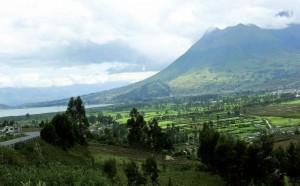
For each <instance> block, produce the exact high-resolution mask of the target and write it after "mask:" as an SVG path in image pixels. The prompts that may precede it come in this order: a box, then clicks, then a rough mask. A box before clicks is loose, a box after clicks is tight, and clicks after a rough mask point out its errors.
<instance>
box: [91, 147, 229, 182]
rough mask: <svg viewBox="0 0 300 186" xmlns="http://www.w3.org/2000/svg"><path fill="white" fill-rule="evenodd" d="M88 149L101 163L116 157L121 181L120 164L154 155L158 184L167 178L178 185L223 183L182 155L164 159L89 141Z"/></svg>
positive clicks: (134, 150) (135, 150) (122, 180)
mask: <svg viewBox="0 0 300 186" xmlns="http://www.w3.org/2000/svg"><path fill="white" fill-rule="evenodd" d="M89 151H90V152H91V154H92V155H93V157H94V158H95V162H97V163H101V164H102V163H103V162H104V161H105V160H108V159H111V158H114V159H116V160H117V165H118V175H119V178H120V180H121V182H122V183H126V177H125V175H124V173H123V172H122V170H123V167H122V166H123V164H124V163H125V162H128V161H135V162H138V163H139V164H141V163H142V162H143V161H144V160H145V159H146V158H147V157H150V156H155V157H156V159H157V161H158V164H159V169H160V174H159V175H160V176H159V182H160V185H167V183H168V181H169V178H171V180H172V182H173V184H174V185H178V186H179V185H180V186H181V185H183V186H193V185H207V186H217V185H218V186H219V185H225V183H224V182H223V180H222V179H221V178H220V177H219V176H217V175H213V174H211V173H209V172H202V171H199V170H196V169H197V166H198V165H199V162H198V161H196V160H187V159H186V158H183V157H176V158H175V160H170V161H166V160H164V158H163V156H162V155H159V154H153V153H151V152H146V151H142V150H137V149H130V148H125V147H117V146H111V145H101V144H98V143H95V142H92V143H90V145H89Z"/></svg>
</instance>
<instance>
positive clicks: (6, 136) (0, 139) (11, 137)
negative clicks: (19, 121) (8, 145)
mask: <svg viewBox="0 0 300 186" xmlns="http://www.w3.org/2000/svg"><path fill="white" fill-rule="evenodd" d="M23 136H25V135H24V134H18V135H15V136H13V135H5V136H0V142H3V141H8V140H12V139H15V138H19V137H23Z"/></svg>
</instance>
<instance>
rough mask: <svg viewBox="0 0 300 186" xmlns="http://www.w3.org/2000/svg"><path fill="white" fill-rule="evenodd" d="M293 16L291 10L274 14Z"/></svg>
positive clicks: (277, 15)
mask: <svg viewBox="0 0 300 186" xmlns="http://www.w3.org/2000/svg"><path fill="white" fill-rule="evenodd" d="M292 16H293V12H292V11H287V10H284V11H280V12H278V13H277V14H276V17H292Z"/></svg>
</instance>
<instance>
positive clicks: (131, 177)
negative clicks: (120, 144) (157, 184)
mask: <svg viewBox="0 0 300 186" xmlns="http://www.w3.org/2000/svg"><path fill="white" fill-rule="evenodd" d="M124 171H125V174H126V176H127V180H128V185H129V186H138V185H144V184H145V183H146V179H145V177H144V176H143V175H142V174H141V173H140V171H139V167H138V166H137V164H136V163H135V162H133V161H132V162H130V163H128V164H126V165H125V168H124Z"/></svg>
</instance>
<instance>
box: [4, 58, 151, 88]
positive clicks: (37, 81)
mask: <svg viewBox="0 0 300 186" xmlns="http://www.w3.org/2000/svg"><path fill="white" fill-rule="evenodd" d="M119 65H120V66H122V65H124V64H119V63H102V64H89V65H79V66H78V65H77V66H70V67H44V68H43V67H15V68H14V69H11V67H9V66H1V67H0V87H19V88H21V87H51V86H69V85H74V84H104V83H110V82H129V83H132V82H136V81H140V80H142V79H144V78H147V77H150V76H152V75H154V74H155V73H156V72H154V71H148V72H126V73H114V74H110V73H108V72H107V70H108V69H109V68H112V67H116V66H119Z"/></svg>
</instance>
